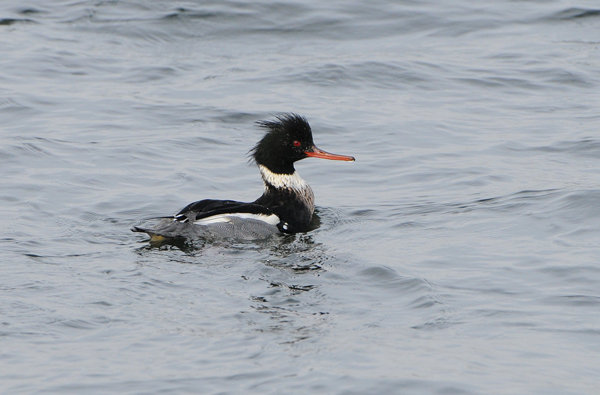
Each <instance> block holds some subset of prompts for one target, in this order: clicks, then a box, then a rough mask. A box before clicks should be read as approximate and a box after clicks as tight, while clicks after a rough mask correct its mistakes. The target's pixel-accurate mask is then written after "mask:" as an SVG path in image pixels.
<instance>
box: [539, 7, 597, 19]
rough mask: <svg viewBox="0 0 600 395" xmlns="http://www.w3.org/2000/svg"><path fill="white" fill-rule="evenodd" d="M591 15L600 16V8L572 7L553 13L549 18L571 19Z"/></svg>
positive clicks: (589, 16)
mask: <svg viewBox="0 0 600 395" xmlns="http://www.w3.org/2000/svg"><path fill="white" fill-rule="evenodd" d="M593 17H596V18H597V17H600V10H595V9H585V8H577V7H573V8H567V9H566V10H562V11H559V12H557V13H555V14H554V15H552V16H551V18H550V19H559V20H573V19H581V18H593Z"/></svg>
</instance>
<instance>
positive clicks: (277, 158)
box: [251, 113, 314, 174]
mask: <svg viewBox="0 0 600 395" xmlns="http://www.w3.org/2000/svg"><path fill="white" fill-rule="evenodd" d="M257 124H258V126H260V127H262V128H265V129H266V130H267V133H266V134H265V136H264V137H263V138H262V139H261V140H260V141H259V142H258V144H256V146H255V147H254V149H253V150H252V151H251V153H252V156H253V157H254V160H255V161H256V163H258V164H259V165H263V166H265V167H267V168H268V169H269V170H271V171H272V172H273V173H277V174H292V173H294V162H296V161H299V160H301V159H304V158H306V151H307V150H308V149H310V148H311V147H313V146H314V143H313V139H312V131H311V130H310V125H309V124H308V121H307V120H306V118H304V117H302V116H300V115H297V114H292V113H290V114H280V115H277V116H276V117H275V120H273V121H259V122H257Z"/></svg>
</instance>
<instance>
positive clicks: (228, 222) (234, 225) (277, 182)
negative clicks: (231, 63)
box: [132, 113, 354, 241]
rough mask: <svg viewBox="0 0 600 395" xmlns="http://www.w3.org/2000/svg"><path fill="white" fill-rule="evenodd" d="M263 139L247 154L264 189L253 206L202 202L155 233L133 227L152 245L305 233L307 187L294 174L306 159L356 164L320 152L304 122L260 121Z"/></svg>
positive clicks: (309, 204) (310, 205)
mask: <svg viewBox="0 0 600 395" xmlns="http://www.w3.org/2000/svg"><path fill="white" fill-rule="evenodd" d="M257 124H258V125H259V126H260V127H262V128H264V129H266V131H267V132H266V134H265V136H264V137H263V138H262V139H261V140H260V141H259V142H258V144H256V146H255V147H254V148H253V149H252V150H251V151H250V152H251V155H252V157H253V159H254V161H255V162H256V164H257V165H258V169H259V171H260V174H261V176H262V179H263V182H264V184H265V190H264V193H263V194H262V196H261V197H259V198H258V199H256V200H255V201H254V202H252V203H243V202H237V201H234V200H212V199H206V200H200V201H197V202H194V203H190V204H189V205H187V206H186V207H185V208H183V209H182V210H181V211H180V212H179V213H177V214H176V215H175V216H173V217H163V218H162V219H161V221H160V222H159V223H158V224H157V225H156V226H155V227H153V228H140V227H137V226H136V227H134V228H132V231H134V232H145V233H147V234H148V235H149V236H150V238H151V241H162V240H165V239H170V238H207V237H231V238H236V239H260V238H264V237H267V236H269V235H271V234H274V233H296V232H305V231H307V230H309V227H310V223H311V220H312V216H313V212H314V209H315V203H314V198H315V197H314V194H313V191H312V189H311V188H310V186H309V185H308V184H307V183H306V181H304V180H303V179H302V178H301V177H300V176H299V175H298V173H297V172H296V169H294V162H296V161H299V160H302V159H304V158H307V157H313V158H322V159H330V160H342V161H349V162H351V161H354V158H353V157H352V156H344V155H335V154H330V153H328V152H325V151H322V150H320V149H318V148H317V147H316V146H315V144H314V143H313V138H312V131H311V129H310V125H309V124H308V121H307V120H306V118H304V117H302V116H300V115H297V114H293V113H289V114H282V115H278V116H276V119H275V120H272V121H259V122H257Z"/></svg>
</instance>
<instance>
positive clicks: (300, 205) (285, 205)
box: [255, 185, 314, 233]
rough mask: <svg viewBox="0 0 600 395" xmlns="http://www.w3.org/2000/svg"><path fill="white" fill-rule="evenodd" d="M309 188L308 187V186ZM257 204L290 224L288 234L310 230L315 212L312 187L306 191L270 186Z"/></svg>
mask: <svg viewBox="0 0 600 395" xmlns="http://www.w3.org/2000/svg"><path fill="white" fill-rule="evenodd" d="M307 187H308V186H307ZM255 203H257V204H260V205H262V206H265V207H268V208H269V209H271V210H272V211H273V212H274V213H275V214H277V216H278V217H279V218H280V219H281V220H282V221H284V222H286V223H287V224H288V228H287V229H286V230H285V231H286V232H288V233H296V232H306V231H308V230H309V227H310V223H311V221H312V216H313V211H314V195H313V193H312V190H311V189H310V187H308V188H307V190H306V191H296V190H293V189H290V188H275V187H272V186H270V185H269V186H268V187H267V188H266V189H265V192H264V193H263V195H262V196H261V197H259V198H258V199H257V200H256V201H255Z"/></svg>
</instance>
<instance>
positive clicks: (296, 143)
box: [293, 140, 302, 147]
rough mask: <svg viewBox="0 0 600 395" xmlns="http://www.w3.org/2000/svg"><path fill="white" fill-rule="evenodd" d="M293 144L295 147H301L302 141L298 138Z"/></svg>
mask: <svg viewBox="0 0 600 395" xmlns="http://www.w3.org/2000/svg"><path fill="white" fill-rule="evenodd" d="M293 144H294V147H300V146H301V145H302V143H300V142H299V141H298V140H295V141H294V142H293Z"/></svg>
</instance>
